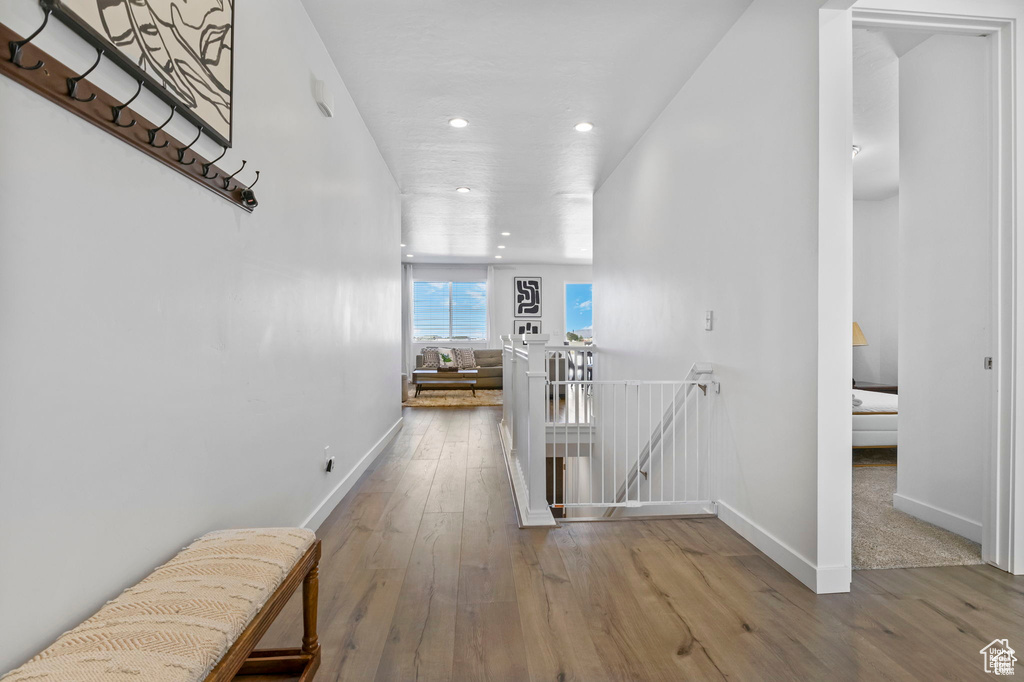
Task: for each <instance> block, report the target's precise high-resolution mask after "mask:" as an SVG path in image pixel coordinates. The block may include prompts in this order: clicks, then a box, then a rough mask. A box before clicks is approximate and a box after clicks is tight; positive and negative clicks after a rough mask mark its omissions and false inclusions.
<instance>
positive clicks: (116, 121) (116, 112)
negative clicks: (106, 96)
mask: <svg viewBox="0 0 1024 682" xmlns="http://www.w3.org/2000/svg"><path fill="white" fill-rule="evenodd" d="M140 92H142V81H139V88H138V90H136V91H135V94H134V95H132V98H131V99H130V100H128V101H127V102H125V103H124V104H118V105H117V106H116V107H110V110H111V111H113V112H114V125H116V126H117V127H119V128H131V127H132V126H133V125H135V124H136V123H138V121H136V120H135V119H134V118H133V119H132V122H131V123H120V122H119V121H120V118H121V111H122V110H123V109H124V108H125V107H126V106H128V105H129V104H131V103H132V102H134V101H135V98H136V97H138V96H139V93H140Z"/></svg>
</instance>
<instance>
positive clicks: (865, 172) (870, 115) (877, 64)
mask: <svg viewBox="0 0 1024 682" xmlns="http://www.w3.org/2000/svg"><path fill="white" fill-rule="evenodd" d="M899 70H900V66H899V58H898V57H897V56H896V53H895V52H894V51H893V48H892V46H891V45H890V43H889V41H888V40H887V39H886V36H885V35H884V34H883V33H881V32H877V31H868V30H866V29H855V30H854V32H853V144H855V145H857V146H859V147H860V153H859V154H857V156H856V158H854V160H853V198H854V199H872V200H877V199H887V198H889V197H891V196H893V195H894V194H896V193H897V192H899V189H900V115H899V108H900V100H899V97H900V92H899V88H900V81H899Z"/></svg>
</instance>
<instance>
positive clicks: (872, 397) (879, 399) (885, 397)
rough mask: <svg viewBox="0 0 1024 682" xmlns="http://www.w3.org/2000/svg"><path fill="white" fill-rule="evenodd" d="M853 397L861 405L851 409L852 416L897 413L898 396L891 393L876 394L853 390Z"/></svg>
mask: <svg viewBox="0 0 1024 682" xmlns="http://www.w3.org/2000/svg"><path fill="white" fill-rule="evenodd" d="M853 397H854V398H858V399H860V401H861V404H860V405H858V406H857V407H855V408H853V413H854V414H875V413H878V412H893V413H896V412H899V400H900V397H899V396H898V395H893V394H891V393H878V392H877V391H861V390H859V389H856V388H855V389H853Z"/></svg>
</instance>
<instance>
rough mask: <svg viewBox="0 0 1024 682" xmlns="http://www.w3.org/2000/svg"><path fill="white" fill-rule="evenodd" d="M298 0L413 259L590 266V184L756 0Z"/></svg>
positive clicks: (612, 163)
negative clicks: (359, 120)
mask: <svg viewBox="0 0 1024 682" xmlns="http://www.w3.org/2000/svg"><path fill="white" fill-rule="evenodd" d="M303 1H304V4H305V6H306V8H307V10H308V12H309V14H310V16H311V17H312V19H313V22H314V24H315V25H316V27H317V30H318V31H319V33H320V35H321V36H322V37H323V40H324V43H325V44H326V46H327V49H328V51H329V52H330V54H331V56H332V57H333V59H334V62H335V64H336V65H337V66H338V70H339V71H340V72H341V76H342V78H343V79H344V81H345V84H346V85H347V86H348V89H349V91H350V92H351V94H352V97H353V98H354V99H355V102H356V105H357V106H358V107H359V110H360V112H361V113H362V115H363V119H364V120H365V121H366V125H367V126H368V127H369V129H370V132H371V134H372V135H373V137H374V139H375V140H376V141H377V144H378V146H379V147H380V149H381V152H382V154H383V155H384V160H385V161H386V162H387V164H388V166H389V167H390V168H391V171H392V172H393V173H394V175H395V178H396V180H397V181H398V184H399V187H400V188H401V191H402V212H403V217H402V234H403V241H404V242H405V243H406V244H407V245H408V247H407V248H406V249H403V260H406V261H409V262H449V263H458V262H476V263H483V262H491V263H493V262H496V261H495V258H494V256H495V255H497V254H501V255H502V256H503V261H502V262H505V263H510V262H512V263H526V262H530V263H588V262H590V261H591V251H590V248H591V245H592V220H591V217H592V200H593V192H594V189H595V188H596V187H597V186H599V185H600V183H601V182H602V181H603V180H604V178H606V177H607V176H608V174H609V173H611V171H612V170H613V169H614V168H615V166H616V165H617V164H618V163H619V161H621V159H622V157H623V156H625V154H626V152H628V151H629V149H630V148H631V147H632V146H633V145H634V144H635V143H636V141H637V140H638V139H639V138H640V136H641V135H642V134H643V133H644V131H645V130H646V129H647V128H648V126H650V124H651V123H652V122H653V121H654V119H655V118H656V117H657V116H658V114H660V113H661V111H662V110H663V109H664V108H665V106H666V105H667V104H668V102H669V101H670V100H671V99H672V97H674V96H675V94H676V93H677V92H678V91H679V89H680V88H681V87H682V85H683V84H684V83H685V82H686V80H687V79H688V78H689V77H690V76H691V75H692V74H693V72H694V71H695V70H696V68H697V66H698V65H699V64H700V63H701V62H702V61H703V59H704V57H705V56H707V54H708V53H709V52H710V51H711V50H712V48H713V47H714V46H715V45H716V44H717V43H718V41H719V40H720V39H721V37H722V36H723V35H724V34H725V32H726V31H727V30H728V29H729V28H730V27H731V26H732V24H733V23H734V22H735V21H736V19H738V18H739V16H740V14H742V13H743V11H744V10H745V9H746V8H747V6H748V5H749V4H750V1H751V0H715V1H714V2H709V1H708V0H633V1H632V2H623V1H622V0H558V1H551V0H520V1H517V2H507V1H502V2H499V1H497V0H450V1H446V2H423V0H389V1H387V2H381V1H380V0H303ZM452 117H462V118H466V119H468V120H469V123H470V124H469V126H468V127H466V128H463V129H455V128H452V127H450V126H448V124H447V121H448V119H450V118H452ZM580 121H590V122H593V124H594V126H595V128H594V130H593V131H591V132H589V133H579V132H576V131H575V130H573V126H574V125H575V124H576V123H578V122H580ZM459 186H467V187H470V188H471V189H472V191H471V192H469V193H468V194H459V193H456V192H455V191H454V190H455V188H456V187H459ZM503 231H504V232H511V233H512V234H511V236H509V237H501V236H500V233H501V232H503ZM498 244H504V245H505V246H506V248H505V249H503V250H498V249H497V246H498ZM395 247H396V249H397V248H398V245H397V244H396V245H395ZM405 254H414V256H415V257H414V259H412V260H410V259H408V258H405V257H404V255H405Z"/></svg>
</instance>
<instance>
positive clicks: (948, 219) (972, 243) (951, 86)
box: [868, 36, 995, 541]
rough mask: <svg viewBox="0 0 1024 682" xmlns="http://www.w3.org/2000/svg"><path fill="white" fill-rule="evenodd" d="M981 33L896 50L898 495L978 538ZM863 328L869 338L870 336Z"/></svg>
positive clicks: (985, 405)
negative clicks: (905, 50) (899, 53)
mask: <svg viewBox="0 0 1024 682" xmlns="http://www.w3.org/2000/svg"><path fill="white" fill-rule="evenodd" d="M990 48H991V46H990V42H989V39H984V38H977V37H964V36H934V37H932V38H929V39H928V40H927V41H925V42H924V43H922V44H921V45H920V46H918V47H916V48H915V49H913V50H911V51H910V52H909V53H907V54H906V55H904V56H903V57H902V58H901V59H900V207H899V211H900V245H899V249H900V264H899V271H900V287H899V291H900V296H899V308H900V316H899V337H900V345H899V364H900V430H899V448H900V466H899V480H898V485H897V495H896V497H895V499H894V503H895V504H896V507H897V508H899V509H903V510H904V511H907V512H910V513H912V514H915V515H917V516H921V517H922V518H925V519H926V520H928V521H930V522H932V523H936V524H938V525H940V526H943V527H946V528H949V529H950V530H953V531H955V532H958V533H961V534H963V535H966V536H968V537H971V538H972V539H974V540H978V541H980V539H981V518H982V484H983V480H984V473H985V466H986V465H985V460H986V459H987V453H988V452H989V448H991V447H992V428H993V425H992V422H991V418H992V417H991V404H992V401H993V384H992V376H993V372H990V371H986V370H985V369H984V368H983V358H984V357H985V356H987V355H994V354H995V353H994V351H995V349H994V348H993V343H992V314H993V307H992V287H993V276H994V275H993V255H992V253H993V252H992V247H993V229H992V212H991V196H992V190H991V184H990V179H989V178H990V169H991V167H992V157H991V153H990V149H991V144H992V141H991V127H990V120H991V111H990V105H989V103H990V101H991V99H990V98H991V93H990V92H989V88H988V82H989V79H988V76H987V74H988V73H989V72H988V69H989V61H990V52H989V50H990ZM868 340H869V341H870V340H871V339H870V338H869V339H868Z"/></svg>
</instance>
